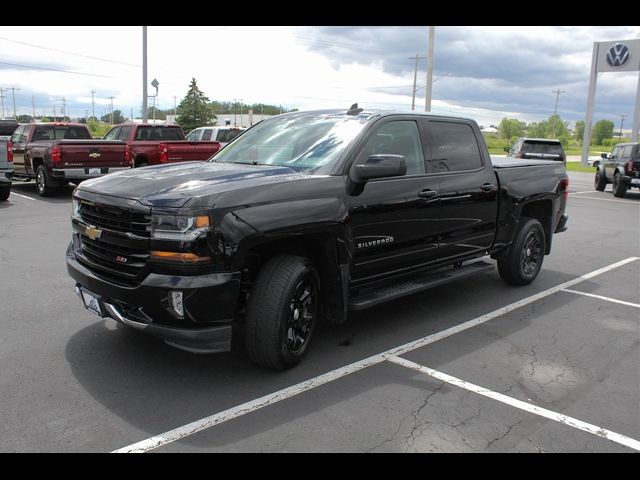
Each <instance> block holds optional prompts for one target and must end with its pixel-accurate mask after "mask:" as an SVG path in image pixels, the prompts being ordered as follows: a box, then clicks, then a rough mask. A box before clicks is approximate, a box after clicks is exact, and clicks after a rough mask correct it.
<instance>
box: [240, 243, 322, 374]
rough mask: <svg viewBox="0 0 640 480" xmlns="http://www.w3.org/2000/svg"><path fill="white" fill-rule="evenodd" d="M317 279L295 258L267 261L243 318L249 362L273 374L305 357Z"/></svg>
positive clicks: (315, 311)
mask: <svg viewBox="0 0 640 480" xmlns="http://www.w3.org/2000/svg"><path fill="white" fill-rule="evenodd" d="M319 293H320V282H319V276H318V272H317V271H316V269H315V268H314V267H313V265H312V264H311V262H310V261H309V260H308V259H306V258H303V257H298V256H294V255H276V256H274V257H272V258H271V259H269V260H268V261H267V263H266V264H265V265H264V266H263V267H262V269H261V270H260V272H258V275H257V277H256V280H255V283H254V285H253V288H252V290H251V295H250V297H249V304H248V307H247V314H246V317H245V331H244V334H245V346H246V349H247V353H248V355H249V358H250V359H251V361H252V362H254V363H256V364H258V365H261V366H263V367H267V368H272V369H275V370H284V369H286V368H290V367H293V366H294V365H296V364H297V363H298V362H300V360H301V359H302V357H303V356H304V355H305V354H306V353H307V351H308V349H309V348H308V347H309V343H310V341H311V338H312V335H313V332H314V330H315V327H316V324H317V323H318V303H319Z"/></svg>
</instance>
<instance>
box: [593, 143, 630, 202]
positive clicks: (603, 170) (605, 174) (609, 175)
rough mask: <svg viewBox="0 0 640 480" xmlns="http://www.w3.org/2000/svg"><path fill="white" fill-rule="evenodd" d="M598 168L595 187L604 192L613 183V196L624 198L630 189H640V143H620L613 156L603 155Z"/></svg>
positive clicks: (613, 151)
mask: <svg viewBox="0 0 640 480" xmlns="http://www.w3.org/2000/svg"><path fill="white" fill-rule="evenodd" d="M601 157H602V160H600V161H599V162H598V163H597V165H596V164H595V163H594V166H596V168H597V170H596V177H595V179H594V187H595V189H596V190H598V191H600V192H602V191H604V189H605V188H607V184H608V183H611V184H612V185H611V187H612V189H611V190H612V192H613V195H615V196H616V197H624V196H625V194H626V193H627V190H629V189H630V188H639V189H640V143H638V142H631V143H620V144H618V145H616V146H615V147H613V150H612V151H611V154H607V153H603V154H602V155H601Z"/></svg>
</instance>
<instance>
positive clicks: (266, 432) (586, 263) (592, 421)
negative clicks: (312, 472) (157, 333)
mask: <svg viewBox="0 0 640 480" xmlns="http://www.w3.org/2000/svg"><path fill="white" fill-rule="evenodd" d="M71 191H72V189H71V188H68V189H67V190H64V191H62V192H61V193H60V194H58V195H56V196H55V197H53V198H48V199H42V198H40V197H38V196H37V195H36V193H35V187H34V185H33V183H27V184H21V183H14V187H13V189H12V195H11V197H10V200H9V202H2V203H0V262H1V264H0V325H1V327H2V329H1V331H0V364H1V365H2V367H1V368H0V416H1V418H2V419H3V421H2V422H1V424H0V451H2V452H16V451H28V452H31V451H37V452H42V451H47V452H48V451H52V452H69V451H73V452H77V451H82V452H110V451H115V450H121V451H158V452H177V451H180V452H237V451H243V452H244V451H250V452H254V451H255V452H293V451H332V452H333V451H335V452H405V451H409V452H539V451H540V452H634V451H638V450H640V375H638V366H639V365H640V299H639V298H638V292H639V291H640V259H639V258H638V257H640V193H638V192H637V191H634V192H629V193H628V194H627V197H626V198H625V199H618V198H615V197H614V196H613V195H612V194H611V187H610V186H608V187H607V190H606V191H605V192H596V191H595V190H593V183H592V175H591V174H583V173H573V172H572V173H571V182H570V192H571V193H570V198H569V205H568V208H567V213H568V214H569V223H568V226H569V229H568V231H566V232H565V233H562V234H559V235H556V236H555V237H554V245H553V253H552V255H550V256H548V257H546V258H545V261H544V265H543V270H542V272H541V273H540V276H539V277H538V279H537V280H536V281H535V282H534V283H533V284H532V285H529V286H527V287H520V288H516V287H510V286H507V285H506V284H504V283H503V282H502V281H501V280H500V278H499V276H498V274H497V272H496V271H493V272H489V273H483V274H480V275H476V276H475V277H470V278H465V279H463V280H461V281H459V282H457V283H453V284H449V285H445V286H441V287H438V288H435V289H432V290H429V291H427V292H424V293H422V294H417V295H414V296H411V297H406V298H404V299H401V300H397V301H394V302H391V303H388V304H385V305H383V306H380V307H376V308H374V309H371V310H369V311H362V312H359V313H358V314H357V315H352V316H351V318H350V320H349V322H347V323H346V324H345V325H342V326H338V327H334V326H328V325H327V326H323V327H321V328H320V329H319V331H318V336H317V337H316V338H315V339H314V344H313V348H312V349H311V351H310V352H309V356H308V357H307V358H306V360H305V361H304V362H303V363H302V364H301V365H299V366H298V367H296V368H294V369H292V370H289V371H286V372H273V371H268V370H264V369H260V368H257V367H255V366H254V365H252V364H251V363H250V362H249V361H248V359H247V358H246V355H245V353H244V351H243V349H242V346H241V345H240V344H238V345H237V348H235V349H234V351H232V352H230V353H227V354H218V355H201V356H198V355H192V354H189V353H185V352H182V351H179V350H176V349H174V348H171V347H169V346H167V345H165V344H163V343H162V342H161V341H159V340H156V339H154V338H151V337H148V336H145V335H142V334H139V333H138V332H135V331H132V330H129V329H127V328H125V327H121V326H119V325H117V324H116V323H115V322H114V321H112V320H107V321H104V320H101V319H99V318H97V317H95V316H93V315H92V314H90V313H89V312H87V311H86V310H84V308H83V307H82V305H81V303H80V301H79V300H78V298H77V296H76V294H75V292H74V290H73V285H74V283H73V281H72V280H71V278H70V277H69V276H68V275H67V273H66V265H65V262H64V252H65V250H66V247H67V244H68V242H69V239H70V221H69V215H70V209H71Z"/></svg>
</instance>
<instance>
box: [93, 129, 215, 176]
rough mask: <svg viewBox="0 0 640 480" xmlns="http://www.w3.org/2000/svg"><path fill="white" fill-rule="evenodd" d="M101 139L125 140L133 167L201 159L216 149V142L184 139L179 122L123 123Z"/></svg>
mask: <svg viewBox="0 0 640 480" xmlns="http://www.w3.org/2000/svg"><path fill="white" fill-rule="evenodd" d="M104 139H105V140H122V141H123V142H126V144H127V145H128V146H129V149H130V150H131V158H132V160H133V166H134V167H146V166H147V165H160V164H164V163H174V162H191V161H194V160H202V161H204V160H207V159H208V158H209V157H211V156H212V155H213V154H214V153H216V152H217V151H218V150H220V142H189V141H187V140H185V138H184V132H183V131H182V128H180V125H164V124H160V125H152V124H147V123H123V124H122V125H118V126H116V127H113V128H112V129H111V130H109V131H108V132H107V134H106V135H105V136H104Z"/></svg>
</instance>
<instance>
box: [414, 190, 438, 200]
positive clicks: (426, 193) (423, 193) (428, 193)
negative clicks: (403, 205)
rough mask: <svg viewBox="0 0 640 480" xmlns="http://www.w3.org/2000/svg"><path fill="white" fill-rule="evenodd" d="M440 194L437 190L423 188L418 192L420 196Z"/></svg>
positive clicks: (426, 196)
mask: <svg viewBox="0 0 640 480" xmlns="http://www.w3.org/2000/svg"><path fill="white" fill-rule="evenodd" d="M437 195H438V192H436V191H435V190H422V191H421V192H420V193H418V196H419V197H420V198H434V197H436V196H437Z"/></svg>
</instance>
